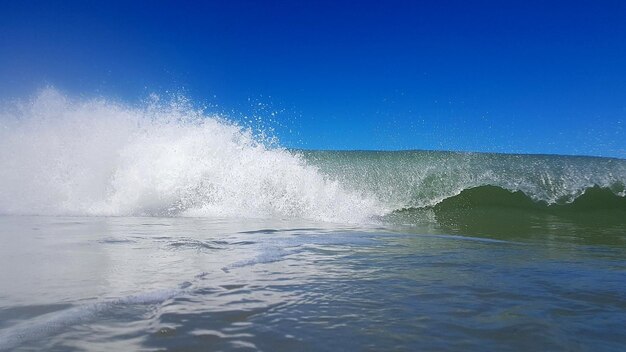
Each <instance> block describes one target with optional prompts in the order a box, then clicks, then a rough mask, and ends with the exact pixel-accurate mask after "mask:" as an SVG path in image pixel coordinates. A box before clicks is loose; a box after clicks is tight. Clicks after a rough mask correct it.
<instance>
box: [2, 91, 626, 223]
mask: <svg viewBox="0 0 626 352" xmlns="http://www.w3.org/2000/svg"><path fill="white" fill-rule="evenodd" d="M0 166H1V167H0V213H4V214H45V215H87V216H198V217H203V216H228V217H242V218H248V217H280V218H304V219H313V220H321V221H329V222H348V223H360V222H364V221H371V220H373V219H374V220H376V219H378V220H380V219H381V217H382V219H384V216H385V215H387V214H390V213H394V212H398V211H403V210H407V209H428V208H433V207H435V208H437V209H440V210H441V209H444V208H445V209H463V208H468V207H470V208H475V207H485V206H498V207H501V208H507V207H514V208H515V207H517V208H519V207H527V208H529V209H530V208H532V209H534V210H538V211H551V212H554V211H555V209H561V210H563V209H579V210H581V209H582V210H585V211H587V210H593V209H603V207H606V206H607V204H609V206H611V207H613V209H622V210H623V209H625V206H624V202H625V199H626V198H624V196H625V194H626V192H625V188H624V185H625V184H626V160H622V159H611V158H590V157H565V156H550V155H512V154H485V153H456V152H428V151H400V152H366V151H363V152H361V151H351V152H341V151H294V150H287V149H285V148H282V147H280V146H279V145H277V144H276V143H275V142H274V141H273V140H272V139H268V138H266V137H264V135H263V134H262V133H255V132H254V131H252V130H251V129H249V128H245V127H242V126H240V125H238V124H236V123H233V122H231V121H229V120H228V119H226V118H224V117H222V116H218V115H212V114H207V113H206V112H204V111H202V110H197V109H194V108H193V107H192V105H191V104H190V103H189V102H187V101H185V100H184V99H173V100H171V101H168V102H161V101H159V99H158V98H156V97H152V98H151V99H150V100H149V101H148V102H146V103H144V104H142V105H141V106H139V107H131V106H128V105H124V104H120V103H115V102H111V101H108V100H106V99H82V100H81V99H72V98H68V97H66V96H64V95H63V94H61V93H60V92H58V91H57V90H55V89H50V88H49V89H45V90H43V91H42V92H40V93H39V94H38V95H36V96H35V97H34V98H33V99H31V100H29V101H26V102H22V103H15V104H10V105H6V106H5V107H4V109H3V110H2V112H1V116H0Z"/></svg>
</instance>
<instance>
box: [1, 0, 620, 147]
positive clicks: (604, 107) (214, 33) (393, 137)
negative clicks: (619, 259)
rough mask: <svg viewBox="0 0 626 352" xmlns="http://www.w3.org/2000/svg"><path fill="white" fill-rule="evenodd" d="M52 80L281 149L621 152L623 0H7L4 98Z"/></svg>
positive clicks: (3, 36)
mask: <svg viewBox="0 0 626 352" xmlns="http://www.w3.org/2000/svg"><path fill="white" fill-rule="evenodd" d="M46 85H53V86H55V87H57V88H59V89H61V90H63V91H66V92H68V93H69V94H72V95H79V96H87V97H89V96H98V95H103V96H106V97H111V98H113V99H118V100H122V101H128V102H131V103H133V102H137V101H139V100H141V99H144V98H146V97H147V96H148V94H150V93H152V92H156V93H160V94H165V95H167V94H169V93H171V92H177V93H182V94H184V95H186V96H188V97H189V98H191V99H192V100H193V101H194V102H196V103H198V104H200V105H205V104H206V105H209V106H211V107H210V108H209V110H211V109H214V110H216V111H221V112H226V113H228V114H229V115H231V116H232V118H234V119H239V118H240V117H241V116H242V115H248V116H250V115H254V116H260V118H261V119H264V121H265V123H266V124H268V125H271V126H273V127H275V129H276V133H277V135H278V137H279V138H280V139H281V141H282V144H283V145H285V146H287V147H296V148H309V149H443V150H467V151H490V152H514V153H556V154H585V155H602V156H616V157H622V158H625V157H626V131H625V126H624V124H625V123H626V2H623V1H566V2H565V1H563V2H560V1H551V2H547V1H430V2H426V1H424V2H422V1H388V2H382V1H376V2H363V3H360V4H355V3H354V2H347V1H346V2H339V1H328V2H327V1H310V2H298V1H269V2H261V1H220V2H207V3H205V4H196V3H195V2H191V1H171V2H165V1H155V2H150V3H148V2H135V3H132V4H127V3H125V2H101V3H98V2H95V1H93V2H91V1H76V2H74V1H63V2H58V3H56V4H54V3H52V2H50V3H47V2H34V1H24V2H18V1H15V2H9V1H3V2H1V3H0V98H2V99H10V98H15V97H24V96H28V95H32V94H33V92H34V91H36V90H37V89H38V88H41V87H44V86H46ZM168 92H169V93H168ZM272 113H274V116H272Z"/></svg>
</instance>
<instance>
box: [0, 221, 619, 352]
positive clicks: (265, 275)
mask: <svg viewBox="0 0 626 352" xmlns="http://www.w3.org/2000/svg"><path fill="white" fill-rule="evenodd" d="M625 249H626V248H625V247H624V246H623V244H620V243H612V244H603V243H600V244H589V243H587V242H584V241H582V242H581V241H571V240H564V239H563V238H558V237H554V236H547V237H544V238H541V239H540V240H538V239H537V238H535V237H532V238H528V239H524V238H520V237H519V236H518V237H515V238H514V239H506V238H505V239H486V238H477V237H461V236H447V235H419V234H405V233H402V232H397V231H395V230H394V229H385V228H379V227H376V226H359V227H346V226H342V225H333V224H328V223H316V222H311V221H304V220H303V221H299V220H289V221H282V220H276V219H274V220H251V219H246V220H238V219H221V218H204V219H199V218H129V217H117V218H115V217H114V218H98V217H91V218H90V217H26V216H4V217H0V268H1V269H0V285H1V286H0V287H1V289H0V350H24V351H30V350H32V351H35V350H49V351H75V350H76V351H78V350H114V349H117V350H164V349H167V350H178V351H206V350H235V349H241V350H264V351H281V350H284V351H292V350H328V351H331V350H463V351H468V350H469V351H471V350H475V351H484V350H510V351H513V350H520V351H528V350H571V351H586V350H589V351H591V350H593V351H596V350H604V351H611V350H613V351H619V350H624V347H626V335H624V334H623V326H624V323H625V322H626V285H625V283H626V250H625Z"/></svg>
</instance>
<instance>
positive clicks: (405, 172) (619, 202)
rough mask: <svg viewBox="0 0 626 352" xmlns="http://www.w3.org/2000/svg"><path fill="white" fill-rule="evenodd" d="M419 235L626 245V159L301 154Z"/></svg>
mask: <svg viewBox="0 0 626 352" xmlns="http://www.w3.org/2000/svg"><path fill="white" fill-rule="evenodd" d="M302 153H303V156H304V157H305V158H306V159H307V161H308V162H309V163H311V164H313V165H316V166H317V167H318V168H319V169H320V170H321V171H322V172H324V173H326V174H327V175H329V177H333V178H336V179H338V180H339V181H340V182H342V184H345V185H348V186H349V187H351V188H352V189H356V190H358V191H359V192H362V193H363V194H367V195H371V196H374V197H375V198H377V199H378V200H380V202H382V203H383V204H384V206H385V207H386V208H387V209H389V214H388V215H386V216H384V217H383V221H384V222H385V223H387V224H392V225H393V226H397V227H401V228H402V229H403V230H405V231H406V230H412V231H415V232H420V233H446V234H463V235H471V236H487V237H493V238H518V237H519V238H522V237H523V238H528V237H532V236H538V237H544V236H546V235H558V236H567V237H571V238H575V239H581V240H584V241H588V242H589V241H591V242H594V243H595V242H598V241H601V242H606V243H620V244H626V241H624V239H625V238H626V197H624V196H625V191H624V185H625V184H626V160H621V159H609V158H593V157H572V156H551V155H509V154H485V153H453V152H430V151H409V152H336V151H332V152H326V151H314V152H310V151H307V152H302Z"/></svg>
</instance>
